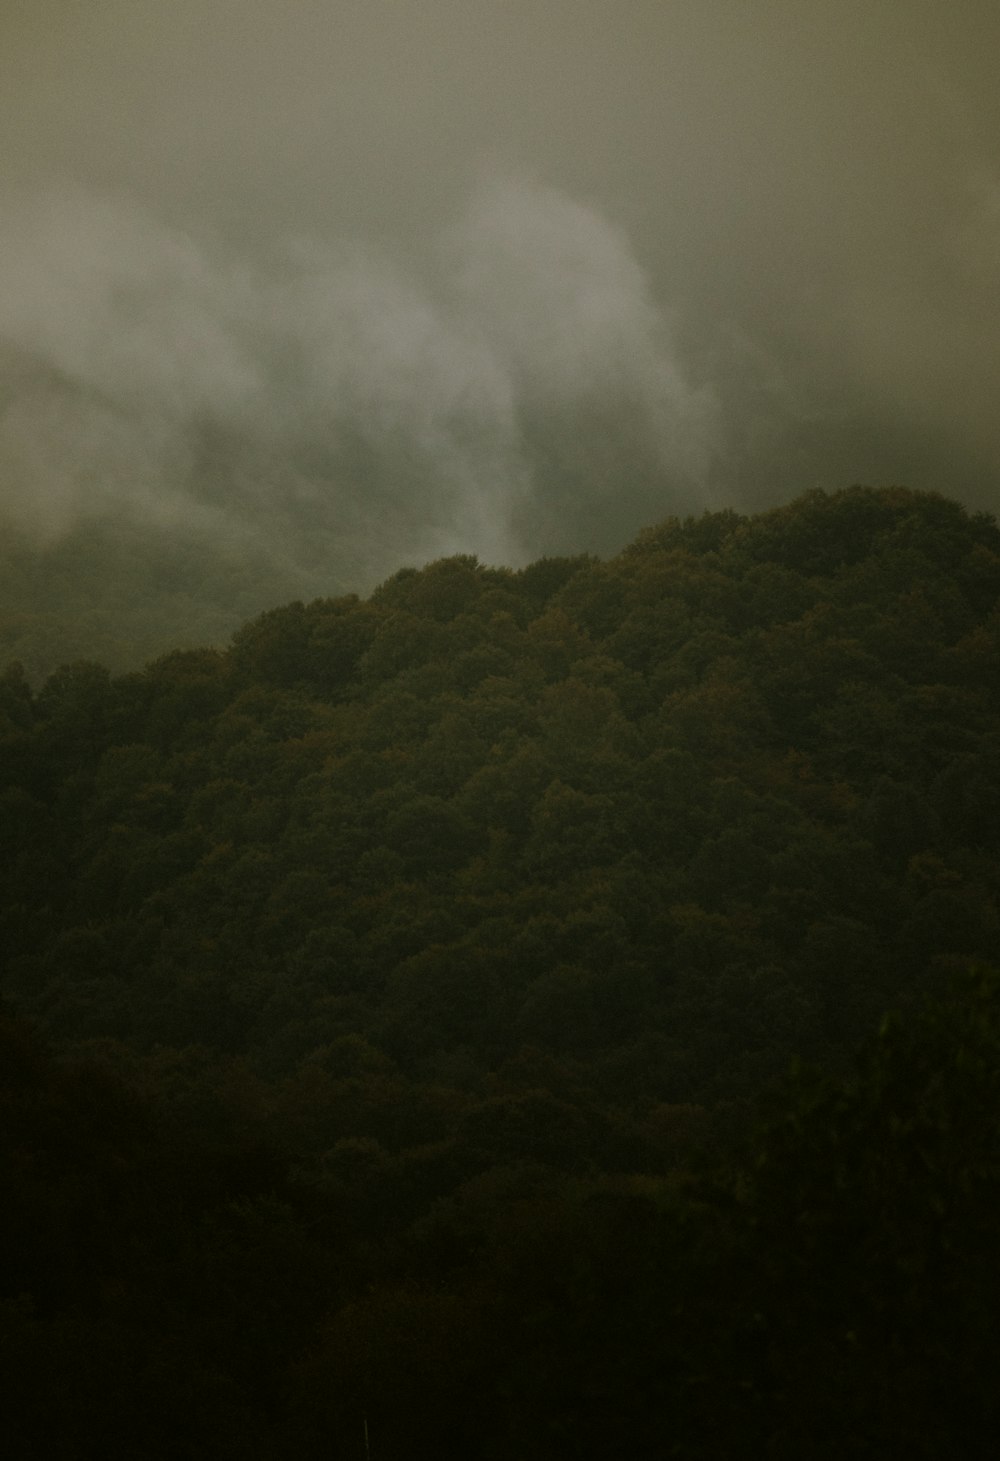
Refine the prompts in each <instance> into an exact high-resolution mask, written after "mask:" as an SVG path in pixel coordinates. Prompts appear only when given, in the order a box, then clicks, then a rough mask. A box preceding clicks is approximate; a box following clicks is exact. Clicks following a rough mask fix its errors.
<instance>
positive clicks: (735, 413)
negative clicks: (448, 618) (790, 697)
mask: <svg viewBox="0 0 1000 1461" xmlns="http://www.w3.org/2000/svg"><path fill="white" fill-rule="evenodd" d="M998 55H1000V8H998V7H997V5H996V0H951V3H945V0H867V3H863V4H862V3H855V0H838V3H837V4H830V3H828V0H752V3H751V0H325V3H323V0H169V3H164V0H0V143H2V145H0V208H2V214H0V340H2V346H0V348H2V354H0V471H2V474H3V480H2V482H0V490H2V491H3V493H4V494H5V500H6V502H7V507H8V512H9V513H12V514H13V516H14V517H15V519H16V520H17V521H18V522H19V523H21V524H22V525H28V526H30V527H31V528H32V529H33V530H34V531H37V532H39V533H41V534H43V535H44V534H50V535H51V534H58V533H59V532H61V531H63V530H64V529H65V527H67V526H68V525H70V524H72V523H73V522H74V521H76V520H78V518H79V517H80V515H81V514H87V513H100V512H103V511H109V510H110V511H131V512H136V513H140V514H142V513H148V514H150V515H152V516H153V517H154V518H156V519H157V520H158V521H170V520H172V519H173V518H174V517H176V518H177V519H178V520H183V521H185V522H186V523H192V522H195V523H197V522H202V523H204V525H205V527H206V530H211V531H220V532H225V533H226V534H228V535H229V537H230V538H231V539H238V537H239V535H240V534H241V533H246V534H248V535H249V536H251V537H252V536H254V535H256V536H257V537H258V538H261V537H263V538H264V539H268V540H270V541H273V542H274V543H275V544H279V543H280V544H282V545H283V550H285V551H287V552H288V554H289V555H290V556H291V557H292V558H293V559H294V558H295V557H296V556H297V555H302V554H305V553H306V551H307V545H308V543H309V542H315V541H317V540H322V541H323V542H325V543H335V544H337V545H338V548H337V551H338V554H339V558H338V572H340V573H341V574H342V576H346V577H347V578H350V576H351V574H355V575H357V576H358V578H359V579H360V580H367V581H370V580H371V578H372V577H373V576H375V575H377V574H378V573H380V572H383V571H384V570H385V569H386V568H392V567H393V566H395V562H396V561H397V560H398V558H399V556H400V555H402V556H404V557H409V558H411V559H413V558H420V557H427V556H433V555H434V554H435V553H440V552H450V551H459V550H461V551H477V552H479V553H480V554H481V555H482V556H483V557H485V558H487V559H492V560H496V559H504V560H507V561H512V560H521V561H523V560H524V559H525V558H530V557H532V556H537V554H538V553H540V552H542V551H546V552H553V551H559V550H560V549H562V550H565V551H575V550H577V549H578V548H580V547H593V548H596V549H598V550H601V551H604V550H608V549H610V548H614V547H615V546H618V545H619V544H621V543H623V542H624V541H626V540H627V539H628V538H629V537H630V536H631V535H632V534H634V532H635V531H636V530H637V529H638V528H639V527H641V526H642V525H643V524H645V523H646V522H649V521H651V520H653V519H655V518H656V517H659V516H665V515H666V514H667V513H670V512H677V511H681V512H686V511H696V510H699V509H700V508H701V507H702V506H704V505H711V506H722V505H735V506H737V507H759V506H762V505H765V504H770V503H773V502H777V501H781V500H785V499H787V498H789V497H791V496H792V495H794V494H796V493H798V492H800V491H802V490H805V489H807V488H810V487H814V486H817V485H819V486H823V487H827V488H835V487H838V486H842V485H847V484H848V483H850V482H854V481H865V482H871V483H876V484H878V483H885V482H905V483H907V484H909V485H912V486H916V487H931V488H937V489H939V490H943V491H946V492H949V493H954V494H957V495H959V496H961V497H963V498H964V499H965V500H966V501H968V502H969V503H970V504H972V505H974V506H976V507H987V508H989V509H991V510H995V509H996V508H997V507H998V506H1000V410H998V408H997V404H996V400H995V395H996V383H997V380H998V376H1000V370H998V367H1000V88H998V87H997V83H996V61H997V56H998ZM358 586H364V585H363V584H362V583H360V582H359V585H358Z"/></svg>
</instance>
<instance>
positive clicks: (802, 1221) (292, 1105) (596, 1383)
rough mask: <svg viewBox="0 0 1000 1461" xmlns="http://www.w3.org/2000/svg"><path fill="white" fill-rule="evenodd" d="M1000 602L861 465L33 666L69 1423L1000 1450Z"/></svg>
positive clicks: (261, 1448) (44, 1148) (19, 1320)
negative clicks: (998, 1391) (162, 647)
mask: <svg viewBox="0 0 1000 1461" xmlns="http://www.w3.org/2000/svg"><path fill="white" fill-rule="evenodd" d="M998 595H1000V533H998V531H997V529H996V527H995V525H994V524H993V523H992V522H991V521H989V520H988V519H985V518H970V517H968V516H967V515H966V514H965V513H964V512H963V511H962V510H961V509H960V508H959V507H958V506H957V505H956V504H953V503H950V502H947V501H946V500H945V499H943V498H938V497H934V496H930V495H925V494H917V493H911V492H907V491H904V490H903V489H892V490H890V491H885V492H874V491H871V490H869V489H862V488H856V489H851V490H850V491H848V492H844V493H839V494H836V495H834V496H830V497H828V496H826V495H824V494H810V495H809V496H808V497H806V498H804V499H802V500H800V501H799V502H797V503H793V504H792V505H790V506H789V507H787V508H783V509H780V510H778V511H776V512H772V513H767V514H763V515H761V516H760V517H757V518H751V519H745V518H742V517H740V516H738V515H737V514H734V513H714V514H707V515H705V516H704V517H703V518H700V519H697V520H691V521H688V522H684V523H680V522H676V521H673V522H668V523H665V524H663V525H661V526H659V527H657V528H653V529H651V530H649V531H648V532H647V533H645V534H643V535H642V536H641V537H640V539H638V540H637V542H636V543H635V544H633V545H632V547H631V548H629V549H627V550H626V551H625V552H624V553H623V554H621V555H620V556H619V557H618V558H616V559H613V560H610V561H608V562H603V563H602V562H599V561H597V560H596V559H593V558H589V557H581V558H574V559H543V560H541V561H540V562H539V563H536V564H533V565H532V566H531V567H529V568H527V569H524V570H522V571H520V572H518V573H513V572H508V571H506V570H500V569H488V568H485V567H483V566H482V565H480V564H479V563H478V562H477V561H476V560H475V559H472V558H468V557H462V558H455V559H448V560H444V561H442V562H440V563H436V564H432V565H431V566H430V567H428V568H426V569H424V570H422V571H417V570H413V569H407V570H403V571H401V572H400V573H398V574H396V575H395V576H394V577H393V578H391V579H389V580H388V581H387V582H386V583H384V584H383V585H382V586H381V587H380V588H379V589H378V590H377V591H376V592H375V593H374V594H373V595H372V596H371V598H370V599H368V600H367V601H361V600H359V599H356V598H354V597H345V598H335V599H324V600H317V601H316V602H314V603H311V604H302V603H292V604H289V605H286V606H285V607H283V608H281V609H277V610H272V611H270V612H268V613H265V614H263V615H261V616H260V617H259V618H257V619H256V620H254V621H252V622H251V623H249V624H247V625H246V626H245V627H244V628H243V629H242V630H240V631H239V632H238V634H237V635H236V636H235V638H234V640H233V642H232V645H231V647H230V648H229V649H228V650H226V651H224V652H217V651H211V650H196V651H184V652H175V653H171V654H168V655H166V656H164V657H162V658H160V659H158V660H156V661H154V662H153V663H152V664H150V665H149V666H148V667H147V668H146V669H145V670H143V671H142V672H139V673H133V674H129V675H127V676H123V677H117V678H116V677H113V676H111V675H109V674H108V673H107V671H105V670H104V669H102V668H101V667H100V666H97V665H93V664H90V663H86V662H81V663H77V664H73V665H69V666H66V667H64V668H62V669H60V670H58V671H57V672H56V673H55V674H54V675H52V676H51V677H50V678H49V679H48V680H47V681H46V682H45V683H44V685H43V686H42V687H41V688H40V689H39V690H38V691H37V692H33V691H32V690H31V688H30V686H29V684H28V681H27V679H26V677H25V676H24V674H23V673H22V672H20V671H19V669H18V668H17V667H12V668H11V669H10V670H9V671H8V672H7V673H6V675H5V676H4V677H3V679H2V681H0V950H2V957H3V978H4V989H5V991H6V992H7V995H8V997H9V998H10V999H11V1000H12V1001H13V1002H14V1003H15V1004H16V1006H17V1007H18V1009H19V1010H20V1011H21V1012H23V1013H26V1014H28V1015H30V1017H31V1018H32V1019H33V1020H34V1021H36V1022H37V1024H38V1025H39V1026H40V1027H41V1029H42V1031H43V1032H44V1034H45V1035H46V1036H47V1037H49V1038H53V1039H55V1040H57V1041H59V1042H60V1044H61V1047H62V1049H63V1050H64V1051H69V1052H70V1053H71V1054H72V1057H73V1059H74V1060H77V1061H80V1060H83V1061H84V1064H83V1065H82V1066H81V1065H67V1066H60V1065H56V1064H53V1063H52V1061H51V1059H50V1057H49V1056H47V1055H46V1054H44V1053H43V1052H42V1051H40V1050H39V1049H38V1048H37V1047H36V1046H34V1045H33V1043H32V1041H31V1039H30V1037H28V1036H26V1035H24V1034H23V1032H21V1031H20V1027H16V1028H15V1027H12V1028H11V1029H10V1030H9V1031H8V1032H7V1034H6V1035H5V1039H6V1040H7V1057H6V1058H7V1067H6V1068H7V1070H8V1072H9V1081H10V1083H11V1089H12V1090H13V1092H14V1094H13V1095H11V1096H10V1098H9V1101H8V1105H7V1107H5V1114H6V1116H7V1117H8V1118H9V1120H8V1128H7V1129H8V1130H9V1131H11V1132H15V1133H16V1132H17V1131H18V1130H22V1131H23V1133H24V1139H23V1141H22V1142H21V1144H20V1145H18V1141H19V1140H20V1138H18V1139H16V1140H15V1139H14V1138H8V1146H7V1147H6V1148H5V1153H6V1155H5V1160H7V1161H8V1164H9V1166H10V1168H11V1171H12V1174H13V1176H12V1182H13V1186H12V1192H13V1193H14V1197H13V1199H12V1201H11V1202H10V1204H9V1205H8V1209H7V1220H8V1221H9V1223H10V1225H11V1231H10V1234H9V1241H8V1244H7V1247H6V1249H5V1251H6V1253H7V1256H8V1259H9V1260H10V1263H9V1267H8V1269H7V1270H6V1278H5V1282H6V1284H7V1288H6V1289H5V1290H4V1293H5V1294H6V1296H7V1306H6V1307H5V1308H4V1309H3V1317H2V1323H0V1344H2V1345H6V1351H5V1352H6V1354H7V1355H8V1359H9V1363H10V1364H15V1359H14V1358H11V1357H16V1365H20V1366H21V1370H20V1371H17V1370H16V1368H15V1371H14V1373H15V1375H17V1374H20V1375H21V1377H22V1378H21V1380H20V1381H16V1383H17V1384H18V1385H19V1386H20V1391H21V1393H22V1396H23V1403H22V1410H21V1412H19V1413H18V1414H19V1416H20V1418H19V1419H18V1421H17V1424H19V1425H21V1426H22V1427H23V1428H24V1430H23V1433H24V1435H25V1436H26V1437H33V1436H35V1435H37V1436H38V1437H39V1438H40V1439H38V1440H37V1442H36V1441H35V1440H32V1441H31V1445H33V1446H35V1449H36V1450H38V1449H39V1448H40V1449H41V1451H44V1453H45V1454H46V1455H49V1454H51V1455H53V1456H60V1455H65V1456H66V1457H75V1456H77V1455H80V1456H83V1455H90V1454H92V1453H93V1448H94V1447H95V1446H96V1445H97V1444H98V1442H97V1439H96V1438H97V1437H99V1436H103V1437H104V1441H103V1442H102V1444H103V1448H104V1453H106V1451H107V1449H108V1447H109V1446H110V1447H111V1449H115V1450H117V1451H119V1452H120V1453H122V1454H130V1455H136V1456H146V1455H148V1456H150V1457H153V1456H160V1455H163V1456H168V1455H187V1454H190V1455H192V1456H201V1455H205V1456H208V1455H212V1456H220V1455H221V1456H224V1455H229V1454H232V1455H234V1456H235V1455H237V1454H238V1455H241V1456H243V1455H249V1456H251V1457H252V1456H254V1455H260V1456H272V1455H273V1456H278V1457H280V1456H284V1455H288V1456H289V1457H291V1456H295V1457H304V1458H307V1461H308V1458H310V1457H311V1456H313V1455H316V1456H319V1455H323V1456H324V1457H325V1456H328V1455H330V1454H331V1453H332V1454H343V1455H345V1456H351V1455H358V1456H361V1455H363V1437H364V1423H365V1419H366V1417H367V1419H368V1422H369V1429H370V1439H371V1447H372V1455H373V1456H375V1457H377V1458H383V1461H389V1458H391V1457H394V1456H399V1457H400V1458H403V1457H406V1458H409V1457H413V1456H421V1455H427V1456H432V1455H433V1456H435V1457H440V1456H446V1455H456V1456H458V1455H461V1456H463V1458H471V1457H476V1456H479V1457H482V1458H483V1461H491V1458H493V1461H500V1458H508V1457H510V1458H514V1457H517V1458H531V1457H538V1458H550V1457H551V1458H556V1457H563V1456H565V1457H567V1458H569V1457H574V1458H575V1457H587V1456H589V1455H593V1456H595V1457H596V1456H601V1457H602V1458H603V1457H607V1456H609V1455H617V1454H621V1455H631V1456H636V1457H645V1456H649V1457H653V1456H658V1457H659V1456H663V1455H669V1454H676V1455H678V1456H686V1457H692V1458H693V1457H706V1458H707V1457H722V1456H732V1455H748V1456H753V1455H759V1456H762V1457H763V1456H768V1457H785V1456H787V1457H789V1458H791V1457H796V1456H801V1457H808V1456H812V1455H815V1456H827V1455H829V1456H831V1457H832V1456H834V1455H837V1456H841V1455H845V1454H859V1455H871V1456H873V1457H874V1456H888V1455H893V1454H900V1455H906V1456H907V1457H910V1456H923V1455H926V1456H928V1457H930V1456H932V1455H941V1454H946V1453H948V1451H949V1449H950V1451H951V1453H953V1454H967V1455H978V1454H979V1450H977V1447H979V1446H980V1441H981V1437H982V1436H983V1435H985V1434H986V1431H987V1430H988V1428H989V1426H991V1425H992V1422H993V1420H994V1419H996V1417H995V1416H994V1415H993V1410H992V1409H991V1406H992V1399H991V1395H992V1392H991V1391H990V1389H989V1386H988V1385H987V1382H986V1380H985V1379H984V1376H985V1375H986V1373H987V1370H986V1369H985V1368H984V1366H985V1365H986V1364H987V1363H988V1364H989V1365H990V1366H993V1365H994V1364H995V1361H996V1356H995V1354H994V1348H995V1342H994V1341H993V1340H992V1338H991V1334H992V1332H993V1331H992V1329H991V1327H990V1326H991V1324H994V1321H995V1318H996V1314H997V1307H998V1305H1000V1294H998V1293H997V1281H996V1276H995V1273H994V1266H993V1261H992V1258H991V1257H990V1253H989V1245H988V1241H987V1227H988V1221H987V1219H986V1218H985V1216H984V1214H986V1213H987V1212H989V1211H990V1210H991V1209H992V1207H993V1206H995V1199H996V1197H997V1196H998V1195H1000V1194H996V1193H995V1190H994V1189H995V1184H996V1177H997V1168H996V1154H995V1152H994V1150H993V1146H992V1144H991V1143H992V1140H993V1138H992V1133H993V1131H994V1127H995V1120H996V1113H997V1100H996V1096H997V1093H996V1090H995V1088H994V1084H992V1083H991V1082H993V1081H994V1076H993V1075H992V1074H991V1071H994V1070H995V1069H996V1068H998V1067H1000V1060H998V1059H996V1056H997V1055H998V1054H1000V1052H997V1051H996V1049H995V1045H996V1039H995V1035H996V1012H995V1005H996V993H995V988H994V985H993V983H992V982H991V981H989V980H986V981H985V982H984V983H983V984H982V986H981V987H978V986H977V987H976V988H965V987H963V989H962V990H961V991H960V992H959V993H958V994H956V995H954V996H953V997H952V999H951V1002H950V1003H947V1002H946V1003H945V1004H943V1005H938V1006H935V1009H936V1013H933V1014H927V1015H921V1016H917V1015H916V1014H914V1013H913V1011H914V1009H916V1008H918V1007H920V1006H921V1004H922V1002H923V1001H925V1000H926V999H927V998H928V997H932V996H937V995H939V994H940V993H941V991H942V990H944V989H945V988H946V987H947V985H948V981H949V979H950V978H951V977H952V976H953V975H954V973H955V971H956V970H962V969H965V968H968V967H969V966H970V965H973V964H975V963H976V962H977V961H980V962H987V961H988V960H989V959H990V957H991V956H992V955H994V954H995V950H996V948H997V947H998V946H1000V917H998V911H997V905H996V888H997V859H998V845H997V838H998V835H1000V834H998V827H1000V737H998V731H997V713H998V710H1000V699H998V694H1000V692H998V688H997V686H998V684H1000V654H998V640H997V628H998V623H1000V618H998V614H1000V610H998V607H997V605H998ZM893 1006H896V1007H900V1008H902V1009H903V1010H904V1011H909V1013H908V1014H907V1015H906V1016H905V1017H902V1018H901V1020H900V1022H899V1023H898V1024H895V1025H892V1026H890V1027H889V1028H888V1029H887V1031H886V1032H885V1033H884V1035H883V1036H882V1037H881V1039H880V1041H879V1042H878V1043H876V1044H875V1045H874V1046H872V1047H871V1048H870V1051H869V1054H868V1055H867V1056H866V1057H865V1060H864V1062H863V1064H862V1065H861V1067H860V1069H859V1071H858V1073H857V1074H856V1075H854V1076H853V1077H851V1078H850V1079H847V1080H845V1072H846V1071H848V1070H849V1069H850V1062H851V1052H852V1051H853V1050H854V1048H855V1047H856V1046H857V1044H858V1042H859V1040H861V1039H863V1038H864V1037H865V1036H870V1035H871V1032H873V1031H874V1030H875V1029H877V1028H878V1025H879V1021H880V1020H881V1018H882V1015H883V1013H884V1011H885V1010H886V1009H887V1008H889V1007H893ZM793 1056H800V1057H804V1058H806V1059H807V1060H808V1061H810V1062H813V1063H814V1066H815V1068H816V1069H817V1070H819V1071H821V1072H823V1073H822V1074H816V1075H813V1076H809V1077H806V1076H802V1077H800V1078H799V1079H798V1081H797V1082H796V1083H793V1084H792V1085H790V1086H786V1088H785V1089H784V1094H783V1095H782V1096H781V1097H780V1100H779V1106H780V1112H781V1114H780V1115H779V1116H778V1117H777V1118H776V1120H775V1121H774V1122H773V1123H772V1124H771V1126H770V1127H769V1128H768V1129H767V1131H766V1133H765V1134H763V1135H762V1136H761V1137H760V1138H759V1142H758V1146H757V1148H756V1150H757V1154H758V1160H755V1161H754V1160H751V1159H750V1158H749V1157H746V1156H741V1155H740V1153H745V1152H746V1150H747V1148H746V1143H747V1142H748V1140H749V1136H748V1131H749V1120H750V1112H751V1111H752V1109H753V1104H754V1102H755V1101H756V1099H757V1097H758V1095H759V1093H760V1091H761V1090H762V1089H763V1088H765V1087H767V1086H768V1084H769V1083H773V1082H774V1080H775V1079H776V1078H778V1077H780V1075H781V1073H782V1072H783V1071H785V1070H786V1069H787V1067H788V1064H789V1061H790V1060H791V1059H792V1057H793ZM98 1066H99V1067H100V1068H101V1069H102V1070H103V1071H104V1072H105V1073H104V1074H98V1073H97V1070H96V1067H98ZM111 1071H114V1072H116V1074H114V1075H111V1074H109V1072H111ZM140 1092H141V1094H139V1093H140ZM5 1099H7V1098H5ZM696 1151H701V1152H702V1153H703V1154H705V1155H703V1157H702V1158H696V1156H695V1152H696ZM699 1161H703V1162H709V1161H710V1162H714V1163H715V1164H716V1165H717V1166H718V1165H719V1164H722V1167H723V1168H724V1169H725V1172H724V1175H723V1176H722V1177H720V1178H715V1179H713V1180H712V1181H709V1180H708V1179H707V1178H703V1177H699V1178H695V1177H693V1176H692V1175H691V1173H692V1171H694V1170H700V1169H699V1167H698V1162H699ZM56 1250H58V1251H59V1252H60V1253H62V1254H63V1255H64V1256H63V1257H61V1258H60V1259H59V1261H58V1262H54V1261H52V1259H51V1254H52V1253H54V1252H55V1251H56ZM15 1254H20V1255H21V1256H20V1257H17V1258H15V1257H14V1256H13V1255H15ZM963 1265H964V1267H963ZM19 1274H23V1278H19V1277H18V1275H19ZM994 1327H995V1326H994ZM849 1336H853V1337H849ZM57 1372H58V1373H65V1374H67V1375H69V1376H71V1377H72V1378H71V1380H69V1381H67V1384H66V1386H65V1388H64V1390H63V1391H62V1392H61V1393H62V1395H63V1399H61V1400H60V1403H59V1406H58V1407H55V1408H52V1409H51V1415H48V1408H49V1407H48V1402H47V1401H46V1398H45V1397H46V1396H47V1395H48V1394H49V1392H50V1390H51V1381H50V1380H46V1378H45V1376H46V1375H52V1374H55V1373H57ZM989 1373H991V1374H992V1369H991V1370H990V1371H989ZM119 1392H127V1394H128V1395H129V1396H130V1397H131V1398H130V1400H129V1404H128V1406H126V1407H124V1408H122V1409H121V1412H120V1414H119V1413H113V1412H114V1404H113V1400H112V1395H113V1394H117V1393H119ZM88 1396H89V1397H94V1398H93V1403H92V1404H91V1401H90V1400H88V1398H87V1397H88ZM32 1397H34V1398H32ZM88 1405H90V1406H91V1408H90V1409H89V1410H88V1408H87V1407H88ZM47 1415H48V1418H46V1417H47ZM184 1426H187V1427H188V1429H187V1430H184V1429H183V1428H184ZM33 1427H34V1430H33V1429H32V1428H33ZM46 1427H48V1429H46ZM144 1427H145V1429H144ZM74 1434H75V1435H81V1436H83V1435H85V1436H87V1437H88V1438H90V1437H93V1438H95V1439H94V1440H93V1441H91V1440H90V1439H88V1440H87V1441H86V1442H85V1443H84V1442H82V1443H81V1444H80V1445H78V1446H76V1448H75V1449H74V1444H73V1443H72V1442H71V1441H67V1440H66V1439H65V1437H67V1436H72V1435H74ZM949 1437H952V1438H957V1439H954V1440H953V1443H952V1444H951V1446H950V1447H949V1444H948V1442H949ZM900 1438H905V1441H906V1444H905V1445H903V1444H902V1440H901V1439H900ZM935 1446H936V1447H937V1449H936V1450H935ZM25 1447H27V1451H30V1446H28V1443H27V1441H26V1442H25V1446H23V1447H22V1450H24V1449H25ZM963 1447H964V1449H963ZM60 1448H61V1449H60ZM894 1448H895V1449H894ZM26 1453H27V1452H26ZM983 1454H985V1451H984V1452H983Z"/></svg>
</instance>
